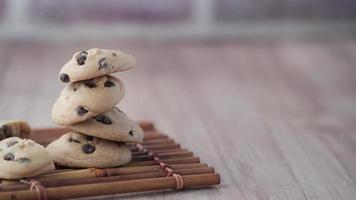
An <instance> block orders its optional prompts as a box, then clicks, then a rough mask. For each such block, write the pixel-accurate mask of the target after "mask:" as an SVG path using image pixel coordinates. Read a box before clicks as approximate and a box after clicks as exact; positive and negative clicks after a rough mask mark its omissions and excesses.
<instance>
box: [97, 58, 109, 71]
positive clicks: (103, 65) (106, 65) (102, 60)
mask: <svg viewBox="0 0 356 200" xmlns="http://www.w3.org/2000/svg"><path fill="white" fill-rule="evenodd" d="M105 60H106V58H100V60H99V62H98V63H99V71H100V70H103V69H104V68H107V67H108V63H106V62H105Z"/></svg>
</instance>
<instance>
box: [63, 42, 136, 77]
mask: <svg viewBox="0 0 356 200" xmlns="http://www.w3.org/2000/svg"><path fill="white" fill-rule="evenodd" d="M135 65H136V60H135V58H134V57H133V56H132V55H130V54H127V53H124V52H122V51H118V50H110V49H98V48H93V49H90V50H87V51H79V52H76V53H75V54H74V55H73V57H72V59H71V60H69V61H68V62H67V63H66V64H65V65H64V66H63V67H62V69H61V71H60V73H59V78H60V80H61V81H63V82H75V81H82V80H87V79H91V78H94V77H99V76H102V75H108V74H111V73H114V72H119V71H124V70H128V69H130V68H132V67H134V66H135Z"/></svg>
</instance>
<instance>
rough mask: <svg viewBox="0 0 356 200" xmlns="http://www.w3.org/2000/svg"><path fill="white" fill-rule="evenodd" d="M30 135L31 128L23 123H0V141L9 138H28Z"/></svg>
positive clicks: (14, 121)
mask: <svg viewBox="0 0 356 200" xmlns="http://www.w3.org/2000/svg"><path fill="white" fill-rule="evenodd" d="M30 133H31V127H30V125H29V124H28V123H27V122H25V121H22V120H13V121H0V140H3V139H5V138H9V137H20V138H28V137H29V136H30Z"/></svg>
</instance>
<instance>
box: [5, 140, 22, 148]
mask: <svg viewBox="0 0 356 200" xmlns="http://www.w3.org/2000/svg"><path fill="white" fill-rule="evenodd" d="M17 143H19V142H18V141H16V140H13V141H10V142H8V143H7V147H11V146H14V145H15V144H17Z"/></svg>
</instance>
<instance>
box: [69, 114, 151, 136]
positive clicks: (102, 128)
mask: <svg viewBox="0 0 356 200" xmlns="http://www.w3.org/2000/svg"><path fill="white" fill-rule="evenodd" d="M68 128H70V129H72V130H74V131H77V132H80V133H85V134H86V135H91V136H94V137H99V138H104V139H107V140H114V141H119V142H138V143H140V142H142V140H143V135H144V134H143V130H142V128H141V127H140V126H139V124H138V123H137V122H136V121H133V120H131V119H130V118H129V117H127V115H126V114H125V113H124V112H122V111H121V110H119V109H118V108H116V107H115V108H114V109H112V110H111V111H109V112H107V113H104V114H100V115H98V116H96V117H94V118H92V119H89V120H86V121H84V122H80V123H77V124H72V125H69V126H68Z"/></svg>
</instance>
